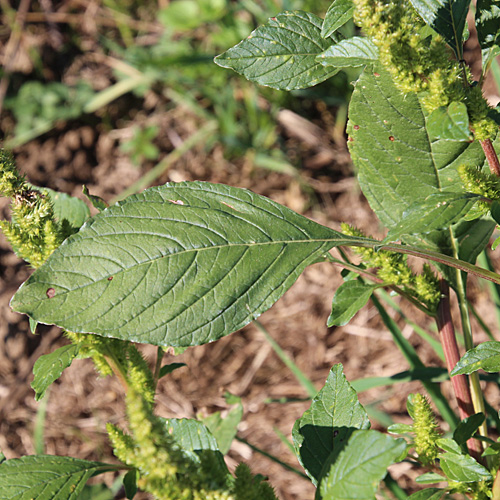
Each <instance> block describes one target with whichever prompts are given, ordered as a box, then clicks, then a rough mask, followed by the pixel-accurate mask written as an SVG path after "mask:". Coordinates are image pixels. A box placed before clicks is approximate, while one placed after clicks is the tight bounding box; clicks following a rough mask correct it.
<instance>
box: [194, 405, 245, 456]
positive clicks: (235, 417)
mask: <svg viewBox="0 0 500 500" xmlns="http://www.w3.org/2000/svg"><path fill="white" fill-rule="evenodd" d="M242 417H243V405H242V404H241V400H240V401H239V402H238V403H237V404H236V405H235V406H233V407H232V408H231V409H230V410H229V413H228V414H227V415H226V416H225V417H222V415H221V412H220V411H218V412H215V413H212V414H211V415H209V416H208V417H206V418H202V419H200V420H201V421H202V422H203V423H204V424H205V425H206V426H207V427H208V429H209V430H210V432H211V433H212V434H213V436H214V437H215V439H216V440H217V443H218V445H219V450H220V452H221V453H222V454H223V455H225V454H226V453H227V452H228V451H229V448H230V447H231V443H232V442H233V439H234V436H236V432H237V430H238V424H239V423H240V422H241V419H242Z"/></svg>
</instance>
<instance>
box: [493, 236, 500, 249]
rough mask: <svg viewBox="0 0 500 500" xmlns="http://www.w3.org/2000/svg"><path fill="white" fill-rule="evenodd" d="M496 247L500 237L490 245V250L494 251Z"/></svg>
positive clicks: (499, 243)
mask: <svg viewBox="0 0 500 500" xmlns="http://www.w3.org/2000/svg"><path fill="white" fill-rule="evenodd" d="M498 245H500V236H499V237H498V238H497V239H496V240H495V241H494V242H493V243H492V244H491V249H492V250H496V249H497V247H498Z"/></svg>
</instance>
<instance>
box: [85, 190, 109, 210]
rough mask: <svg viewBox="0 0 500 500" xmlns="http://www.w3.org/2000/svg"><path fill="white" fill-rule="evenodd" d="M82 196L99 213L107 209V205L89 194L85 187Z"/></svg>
mask: <svg viewBox="0 0 500 500" xmlns="http://www.w3.org/2000/svg"><path fill="white" fill-rule="evenodd" d="M83 194H84V195H85V196H86V197H87V199H88V200H89V201H90V203H92V206H93V207H94V208H96V209H97V210H99V212H102V211H103V210H106V208H108V207H109V205H108V204H107V203H106V202H105V201H104V200H103V199H102V198H101V197H99V196H95V195H93V194H90V192H89V190H88V188H87V186H83Z"/></svg>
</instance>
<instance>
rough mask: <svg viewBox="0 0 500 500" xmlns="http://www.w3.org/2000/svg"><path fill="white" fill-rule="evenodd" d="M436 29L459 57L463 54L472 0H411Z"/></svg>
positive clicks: (427, 21)
mask: <svg viewBox="0 0 500 500" xmlns="http://www.w3.org/2000/svg"><path fill="white" fill-rule="evenodd" d="M410 2H411V4H412V5H413V7H414V8H415V10H416V11H417V12H418V13H419V15H420V16H421V17H422V19H423V20H424V21H425V22H426V23H427V25H429V26H430V27H431V28H432V29H433V30H434V31H436V32H437V33H439V34H440V35H442V36H443V38H444V39H445V41H446V43H447V44H448V45H449V46H450V47H451V48H452V49H453V51H454V52H455V55H456V56H457V58H458V59H462V55H463V47H462V42H463V34H464V29H465V24H466V18H467V13H468V12H469V4H470V0H452V1H451V0H410Z"/></svg>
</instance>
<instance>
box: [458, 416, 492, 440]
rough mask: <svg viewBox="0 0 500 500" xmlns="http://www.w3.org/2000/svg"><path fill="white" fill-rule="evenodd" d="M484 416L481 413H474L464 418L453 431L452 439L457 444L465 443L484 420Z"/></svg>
mask: <svg viewBox="0 0 500 500" xmlns="http://www.w3.org/2000/svg"><path fill="white" fill-rule="evenodd" d="M484 418H485V417H484V414H483V413H476V414H475V415H471V416H470V417H467V418H464V419H463V420H462V421H461V422H460V423H459V424H458V425H457V428H456V429H455V430H454V431H453V439H454V440H455V441H456V442H457V443H458V444H459V445H463V444H465V443H466V442H467V440H468V439H470V438H471V437H472V436H473V435H474V434H475V433H476V431H477V430H478V429H479V426H480V425H481V424H482V423H483V422H484Z"/></svg>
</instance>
